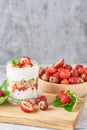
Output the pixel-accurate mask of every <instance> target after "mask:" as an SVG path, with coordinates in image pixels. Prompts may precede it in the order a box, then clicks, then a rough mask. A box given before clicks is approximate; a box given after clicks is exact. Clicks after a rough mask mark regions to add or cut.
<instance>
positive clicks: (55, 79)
mask: <svg viewBox="0 0 87 130" xmlns="http://www.w3.org/2000/svg"><path fill="white" fill-rule="evenodd" d="M59 81H60V80H59V79H58V78H57V77H55V76H50V79H49V82H51V83H59Z"/></svg>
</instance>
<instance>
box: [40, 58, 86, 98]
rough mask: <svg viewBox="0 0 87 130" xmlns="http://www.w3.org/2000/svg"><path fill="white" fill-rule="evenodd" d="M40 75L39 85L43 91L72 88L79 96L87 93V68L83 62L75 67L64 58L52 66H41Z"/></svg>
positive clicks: (52, 91) (51, 91) (54, 91)
mask: <svg viewBox="0 0 87 130" xmlns="http://www.w3.org/2000/svg"><path fill="white" fill-rule="evenodd" d="M38 75H39V80H38V86H39V88H40V89H41V90H42V91H43V92H47V93H53V94H57V93H58V91H60V90H65V91H67V90H70V91H72V92H73V93H75V94H76V96H77V97H82V96H85V95H86V94H87V68H86V67H85V66H83V65H81V64H77V65H75V66H74V67H73V66H72V65H70V64H65V61H64V59H63V58H62V59H60V60H58V61H57V62H56V63H55V64H53V65H52V66H47V67H45V68H44V67H40V68H39V74H38Z"/></svg>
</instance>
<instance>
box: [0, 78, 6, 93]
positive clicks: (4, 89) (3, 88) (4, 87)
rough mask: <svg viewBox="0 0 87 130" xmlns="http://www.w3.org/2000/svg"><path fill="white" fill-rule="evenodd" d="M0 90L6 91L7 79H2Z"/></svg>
mask: <svg viewBox="0 0 87 130" xmlns="http://www.w3.org/2000/svg"><path fill="white" fill-rule="evenodd" d="M0 90H2V91H7V81H6V80H4V82H3V83H2V85H1V86H0Z"/></svg>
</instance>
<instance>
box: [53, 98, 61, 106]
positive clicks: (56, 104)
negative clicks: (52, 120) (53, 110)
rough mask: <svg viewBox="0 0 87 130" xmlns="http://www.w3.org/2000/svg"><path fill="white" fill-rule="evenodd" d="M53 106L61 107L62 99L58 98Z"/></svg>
mask: <svg viewBox="0 0 87 130" xmlns="http://www.w3.org/2000/svg"><path fill="white" fill-rule="evenodd" d="M52 105H53V106H55V107H61V106H62V103H61V102H60V99H59V98H58V97H56V99H55V101H53V102H52Z"/></svg>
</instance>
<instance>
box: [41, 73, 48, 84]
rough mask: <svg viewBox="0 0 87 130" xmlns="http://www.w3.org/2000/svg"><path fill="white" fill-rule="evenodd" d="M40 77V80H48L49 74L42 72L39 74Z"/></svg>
mask: <svg viewBox="0 0 87 130" xmlns="http://www.w3.org/2000/svg"><path fill="white" fill-rule="evenodd" d="M41 79H42V80H44V81H47V82H49V79H50V75H49V74H46V73H44V74H43V75H42V76H41Z"/></svg>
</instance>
